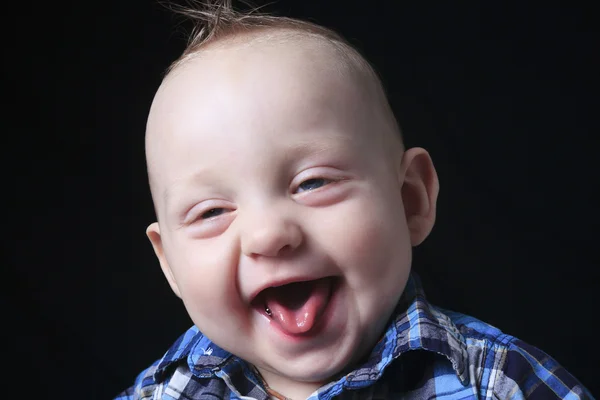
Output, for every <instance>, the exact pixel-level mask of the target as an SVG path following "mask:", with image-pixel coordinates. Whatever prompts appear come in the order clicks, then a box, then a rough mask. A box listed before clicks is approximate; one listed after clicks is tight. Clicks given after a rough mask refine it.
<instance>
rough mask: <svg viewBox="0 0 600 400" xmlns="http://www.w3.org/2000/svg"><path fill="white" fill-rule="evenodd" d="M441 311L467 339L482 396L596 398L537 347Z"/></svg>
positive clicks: (474, 378)
mask: <svg viewBox="0 0 600 400" xmlns="http://www.w3.org/2000/svg"><path fill="white" fill-rule="evenodd" d="M441 311H442V312H443V313H444V314H446V315H447V316H448V317H449V318H450V319H451V320H452V322H453V323H454V324H455V326H456V327H457V329H458V330H459V331H460V332H461V334H462V335H463V337H464V339H465V343H466V346H467V358H468V364H469V369H470V370H471V371H472V372H471V376H470V379H471V383H472V384H473V385H474V386H476V387H477V388H478V391H479V393H480V396H481V397H483V398H500V399H523V398H525V399H593V397H592V395H591V394H590V393H589V391H587V389H586V388H585V387H584V386H583V385H582V384H581V383H580V382H579V381H578V380H577V379H576V378H575V377H574V376H572V375H571V374H570V373H569V372H568V371H567V370H566V369H565V368H563V367H562V366H561V365H560V364H559V363H558V362H557V361H556V360H555V359H553V358H552V357H551V356H549V355H548V354H546V353H545V352H543V351H542V350H540V349H538V348H537V347H535V346H532V345H530V344H529V343H526V342H524V341H523V340H520V339H518V338H516V337H514V336H511V335H508V334H505V333H503V332H502V331H501V330H499V329H498V328H496V327H494V326H492V325H490V324H487V323H485V322H483V321H480V320H478V319H477V318H473V317H470V316H467V315H464V314H460V313H456V312H453V311H448V310H441Z"/></svg>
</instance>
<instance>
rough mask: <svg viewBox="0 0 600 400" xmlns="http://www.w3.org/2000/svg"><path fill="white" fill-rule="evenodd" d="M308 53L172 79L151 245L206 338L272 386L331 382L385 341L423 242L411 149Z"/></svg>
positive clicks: (278, 51) (200, 67)
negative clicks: (413, 226)
mask: <svg viewBox="0 0 600 400" xmlns="http://www.w3.org/2000/svg"><path fill="white" fill-rule="evenodd" d="M310 46H312V45H306V48H304V45H294V46H290V45H287V46H286V45H285V44H284V45H272V46H264V45H263V46H258V45H257V46H250V47H246V48H241V47H239V48H235V49H229V50H213V51H208V52H206V53H204V55H203V56H202V57H201V58H196V59H194V60H191V61H189V62H188V63H187V64H186V65H184V66H183V67H182V68H180V69H178V70H176V71H175V73H174V74H172V75H171V76H169V77H168V78H167V80H166V81H165V82H164V84H163V86H162V87H161V88H160V90H159V92H158V93H157V96H156V98H155V102H154V104H153V107H152V111H151V115H150V118H149V123H148V135H149V146H148V160H149V164H150V170H151V174H152V176H153V185H154V186H153V190H154V197H155V202H156V208H157V212H158V216H159V221H160V226H159V225H157V224H153V225H151V226H150V228H149V236H150V238H151V240H152V241H153V244H154V246H155V249H156V251H157V254H158V256H159V259H160V261H161V266H162V268H163V270H164V271H165V274H166V276H167V278H168V279H169V282H170V284H171V286H172V287H173V289H174V291H175V292H176V294H177V295H178V296H180V297H181V299H182V300H183V302H184V303H185V307H186V308H187V311H188V312H189V315H190V316H191V318H192V320H193V321H194V323H195V324H196V325H197V326H198V327H199V329H200V330H201V331H202V332H203V333H204V334H205V335H206V336H207V337H208V338H210V339H211V340H212V341H213V342H215V343H216V344H218V345H219V346H220V347H222V348H224V349H226V350H228V351H230V352H231V353H233V354H236V355H238V356H239V357H241V358H243V359H245V360H247V361H249V362H251V363H252V364H254V365H255V366H257V367H258V368H259V370H261V372H262V373H263V375H265V376H270V375H272V376H275V375H276V376H278V377H282V378H284V379H291V380H294V381H305V382H306V381H308V382H320V381H323V380H325V379H327V378H329V377H331V376H333V375H334V374H336V373H338V372H340V371H342V370H343V369H344V368H345V367H346V366H348V365H349V364H350V363H352V362H355V361H356V359H357V357H360V356H362V355H363V354H364V353H365V352H366V351H367V350H368V349H369V348H370V347H371V346H373V345H374V343H375V342H376V341H377V340H378V339H379V337H380V335H381V334H382V331H383V329H384V326H385V324H386V322H387V320H388V319H389V317H390V315H391V312H392V311H393V308H394V306H395V304H396V303H397V301H398V299H399V296H400V295H401V293H402V291H403V288H404V287H405V283H406V281H407V278H408V274H409V269H410V262H411V239H410V234H409V229H408V226H407V220H406V217H405V209H404V206H403V202H402V194H401V187H402V181H403V172H402V171H401V170H402V167H401V163H400V162H399V159H400V157H401V146H400V144H399V141H397V140H395V139H393V138H392V133H390V132H388V131H389V130H390V127H389V124H387V123H386V122H385V121H384V120H383V117H382V114H381V113H378V112H377V107H378V106H376V105H374V104H373V102H374V101H373V99H372V97H371V96H370V95H368V94H367V93H368V91H367V90H366V89H364V88H362V87H361V86H360V85H358V84H357V83H356V82H355V80H354V79H351V78H349V77H347V76H346V77H344V76H343V74H341V73H339V62H338V61H336V60H335V58H334V56H333V55H331V54H330V53H331V52H326V51H322V56H321V57H314V55H313V56H310V57H309V56H308V54H312V53H309V52H308V51H307V50H306V49H308V48H310ZM314 46H317V47H318V45H314ZM313 51H314V49H313ZM336 70H337V71H338V72H336ZM276 287H278V288H276ZM267 380H269V379H268V378H267Z"/></svg>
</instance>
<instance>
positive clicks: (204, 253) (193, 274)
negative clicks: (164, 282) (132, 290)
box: [169, 239, 239, 326]
mask: <svg viewBox="0 0 600 400" xmlns="http://www.w3.org/2000/svg"><path fill="white" fill-rule="evenodd" d="M179 243H180V244H179V245H178V246H175V247H173V248H172V249H170V250H172V251H171V254H173V256H172V257H170V261H169V264H170V266H171V270H172V272H173V276H174V278H175V280H176V282H177V285H178V287H179V290H180V292H181V297H182V300H183V302H184V303H185V306H186V309H187V310H188V312H189V314H190V316H191V318H192V320H193V321H194V323H196V324H197V325H199V326H201V322H202V321H212V320H217V319H222V318H223V310H224V309H228V310H231V309H232V308H234V307H236V306H237V303H239V296H238V295H237V287H236V284H235V282H236V281H235V271H236V266H237V263H236V262H234V259H233V257H232V251H228V249H226V248H225V247H226V246H225V245H224V243H216V242H213V241H206V240H203V241H202V242H200V241H197V240H185V239H184V240H181V241H180V242H179Z"/></svg>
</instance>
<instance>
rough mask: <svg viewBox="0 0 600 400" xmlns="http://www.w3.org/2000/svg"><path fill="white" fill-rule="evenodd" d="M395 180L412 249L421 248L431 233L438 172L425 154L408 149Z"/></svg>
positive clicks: (418, 149) (418, 150) (421, 151)
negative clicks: (400, 195)
mask: <svg viewBox="0 0 600 400" xmlns="http://www.w3.org/2000/svg"><path fill="white" fill-rule="evenodd" d="M398 172H399V176H398V178H399V179H401V182H400V184H401V185H402V202H403V204H404V212H405V215H406V221H407V224H408V229H409V232H410V241H411V244H412V246H418V245H419V244H421V243H422V242H423V241H424V240H425V239H426V238H427V236H429V233H430V232H431V230H432V229H433V225H434V224H435V212H436V203H437V197H438V192H439V190H440V186H439V181H438V176H437V172H436V171H435V168H434V166H433V162H432V161H431V157H430V156H429V153H427V151H426V150H424V149H422V148H419V147H415V148H411V149H408V150H407V151H406V152H405V153H404V155H403V157H402V161H401V163H400V170H399V171H398Z"/></svg>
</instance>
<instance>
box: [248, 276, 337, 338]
mask: <svg viewBox="0 0 600 400" xmlns="http://www.w3.org/2000/svg"><path fill="white" fill-rule="evenodd" d="M336 282H337V280H336V279H335V278H333V277H326V278H321V279H315V280H310V281H302V282H293V283H288V284H285V285H281V286H275V287H273V286H272V287H269V288H266V289H264V290H263V291H261V292H260V293H259V294H258V296H256V298H255V299H254V300H253V302H252V304H253V306H254V308H255V309H256V310H257V311H258V312H259V313H261V314H263V315H265V316H266V317H267V318H269V319H270V320H271V323H272V325H274V327H275V328H277V329H278V330H279V331H281V332H282V333H284V334H286V335H289V336H306V335H313V334H315V333H316V331H317V330H318V327H319V325H320V324H319V322H320V320H321V317H322V316H323V314H324V313H325V310H326V309H327V306H328V305H329V302H330V299H331V297H332V295H333V293H334V291H335V289H336V286H337V285H336Z"/></svg>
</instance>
